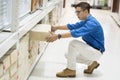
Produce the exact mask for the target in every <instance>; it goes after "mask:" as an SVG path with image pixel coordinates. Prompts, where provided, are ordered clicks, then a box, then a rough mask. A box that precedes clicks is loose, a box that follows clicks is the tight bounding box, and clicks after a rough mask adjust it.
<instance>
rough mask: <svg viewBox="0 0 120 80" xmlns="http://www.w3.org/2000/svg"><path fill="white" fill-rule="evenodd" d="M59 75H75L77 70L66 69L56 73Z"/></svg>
mask: <svg viewBox="0 0 120 80" xmlns="http://www.w3.org/2000/svg"><path fill="white" fill-rule="evenodd" d="M56 76H57V77H75V76H76V70H71V69H68V68H66V69H64V70H63V71H61V72H58V73H57V74H56Z"/></svg>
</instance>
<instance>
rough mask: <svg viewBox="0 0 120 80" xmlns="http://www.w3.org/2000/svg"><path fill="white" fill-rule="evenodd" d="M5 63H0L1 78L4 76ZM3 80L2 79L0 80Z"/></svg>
mask: <svg viewBox="0 0 120 80" xmlns="http://www.w3.org/2000/svg"><path fill="white" fill-rule="evenodd" d="M3 72H4V71H3V63H0V77H2V75H3ZM0 80H1V79H0Z"/></svg>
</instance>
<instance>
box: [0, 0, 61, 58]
mask: <svg viewBox="0 0 120 80" xmlns="http://www.w3.org/2000/svg"><path fill="white" fill-rule="evenodd" d="M59 2H60V0H53V1H50V2H49V3H48V5H47V7H44V8H43V9H42V10H37V11H36V12H34V13H32V14H30V15H29V16H28V17H26V18H25V19H24V20H22V21H20V23H19V26H18V30H17V31H16V32H13V33H12V32H9V33H8V34H9V37H8V35H7V36H6V37H5V38H4V39H3V41H1V43H0V58H1V57H2V56H3V55H4V54H6V52H7V51H8V50H9V49H10V48H11V47H12V46H13V45H15V44H16V43H17V41H18V40H19V39H20V38H21V37H22V36H23V35H25V34H26V33H27V32H29V31H30V30H31V29H32V28H33V27H34V26H35V25H36V24H37V23H38V22H39V21H40V20H42V19H43V18H44V17H45V16H46V15H47V14H48V13H49V12H50V11H52V10H53V9H54V8H55V6H56V5H57V4H58V3H59ZM6 33H7V32H6ZM0 34H1V35H2V36H3V34H2V33H0ZM2 36H0V37H1V38H2Z"/></svg>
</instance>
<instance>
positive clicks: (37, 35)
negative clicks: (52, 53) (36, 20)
mask: <svg viewBox="0 0 120 80" xmlns="http://www.w3.org/2000/svg"><path fill="white" fill-rule="evenodd" d="M50 31H51V25H47V24H38V25H36V26H35V28H33V29H32V30H31V31H30V40H35V41H46V40H47V39H46V38H47V37H48V36H49V35H50Z"/></svg>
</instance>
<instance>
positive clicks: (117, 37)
mask: <svg viewBox="0 0 120 80" xmlns="http://www.w3.org/2000/svg"><path fill="white" fill-rule="evenodd" d="M91 13H92V14H93V15H94V16H95V17H96V18H97V19H98V20H99V21H100V23H101V24H102V26H103V29H104V33H105V47H106V52H105V53H104V55H103V57H102V58H101V59H100V60H99V62H100V64H101V66H100V67H99V68H98V69H97V70H95V71H94V73H93V74H92V75H86V74H83V69H84V68H86V65H83V64H77V77H76V78H57V77H56V73H57V72H59V71H61V70H62V69H64V68H65V67H66V59H65V57H64V54H65V52H66V51H67V47H68V43H69V41H71V40H72V39H73V38H68V39H61V40H57V41H55V42H54V43H50V44H49V46H48V47H47V49H46V51H45V53H44V55H43V56H42V57H41V59H40V61H39V62H38V64H37V66H36V67H35V69H34V70H33V72H32V74H31V76H30V78H29V80H119V79H120V77H119V72H120V69H119V68H120V64H119V61H120V58H119V57H120V49H119V48H120V28H119V27H118V26H117V25H116V23H115V22H114V21H113V19H112V18H111V16H110V12H109V11H106V10H96V9H92V10H91ZM77 20H78V19H77V18H76V16H75V13H74V9H73V8H70V7H69V8H67V9H66V11H65V15H64V16H63V17H62V19H61V22H60V25H62V24H66V23H74V22H76V21H77ZM59 32H60V31H57V33H59ZM62 32H64V31H62ZM80 39H81V38H80Z"/></svg>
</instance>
